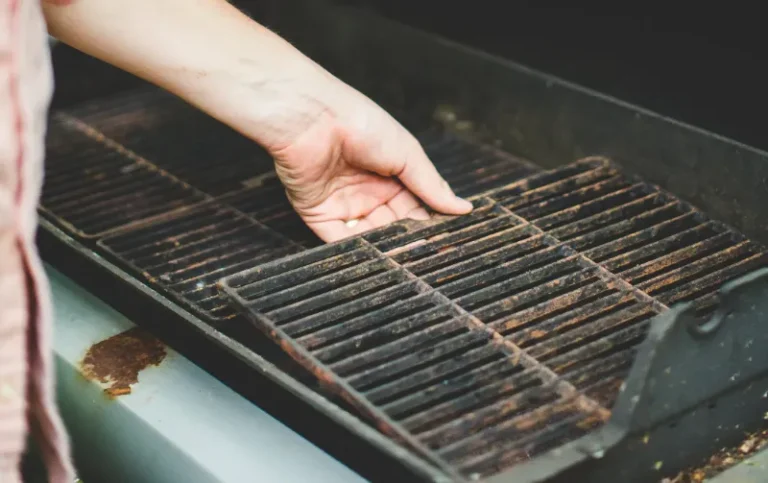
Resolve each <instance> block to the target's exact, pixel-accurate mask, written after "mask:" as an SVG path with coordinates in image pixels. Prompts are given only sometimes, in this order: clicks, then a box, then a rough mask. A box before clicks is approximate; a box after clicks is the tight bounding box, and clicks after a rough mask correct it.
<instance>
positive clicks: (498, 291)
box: [221, 159, 768, 479]
mask: <svg viewBox="0 0 768 483" xmlns="http://www.w3.org/2000/svg"><path fill="white" fill-rule="evenodd" d="M474 203H475V207H476V209H475V211H474V212H473V213H472V214H470V215H468V216H464V217H459V218H450V219H449V218H443V219H436V220H432V221H430V222H427V223H418V222H402V223H398V224H395V225H392V226H389V227H386V228H383V229H380V230H377V231H375V232H372V233H368V234H365V235H363V236H361V237H357V238H354V239H351V240H347V241H344V242H341V243H337V244H333V245H327V246H323V247H320V248H317V249H314V250H310V251H307V252H303V253H301V254H298V255H295V256H291V257H287V258H285V259H282V260H280V261H278V262H275V263H269V264H266V265H262V266H260V267H259V268H258V269H251V270H246V271H244V272H242V273H238V274H235V275H232V276H229V277H226V278H224V280H223V281H222V282H221V286H222V288H223V291H224V292H225V293H227V295H228V296H229V297H231V298H232V300H233V301H234V303H235V304H236V305H237V306H238V307H239V308H240V309H241V311H243V312H244V313H245V314H246V315H247V316H249V317H250V318H251V319H252V320H254V321H255V322H256V323H257V325H259V326H260V327H261V328H263V329H265V330H266V331H267V332H268V333H269V334H270V335H271V336H272V337H273V338H275V339H276V340H277V341H279V342H280V343H281V345H282V347H283V348H284V349H285V350H287V351H288V352H290V353H291V355H292V356H294V357H295V358H296V359H297V360H299V361H300V362H302V363H303V364H305V365H306V366H307V367H309V368H310V369H311V370H312V371H313V372H314V373H315V374H316V375H317V376H318V377H319V378H321V379H322V380H325V381H330V382H331V383H332V384H333V386H334V387H336V388H337V389H338V391H339V392H340V393H341V394H342V395H343V396H344V397H346V398H347V399H348V400H349V401H350V402H351V403H353V404H355V405H357V406H358V407H359V408H360V409H361V410H362V411H364V412H365V413H367V414H368V415H369V416H371V417H372V418H373V419H375V421H376V422H377V423H378V425H379V426H380V427H381V428H382V429H383V430H384V431H386V432H387V433H389V434H390V435H392V436H394V437H396V438H398V439H399V440H401V441H402V442H404V443H406V444H408V445H410V446H411V447H413V448H415V449H416V450H418V451H420V452H421V453H422V454H423V455H425V456H426V457H428V458H429V459H430V460H431V461H433V462H434V463H435V464H436V465H438V466H440V467H441V468H442V469H444V470H445V471H447V472H449V473H451V474H454V475H460V476H463V477H467V478H472V479H474V478H479V477H484V476H488V475H491V474H494V473H496V472H498V471H500V470H502V469H504V468H507V467H509V466H511V465H514V464H516V463H519V462H521V461H524V460H526V459H528V458H532V457H535V456H536V455H537V454H540V453H542V452H544V451H547V450H549V449H552V448H554V447H557V446H560V445H562V444H564V443H565V442H568V441H571V440H574V439H575V438H578V437H579V436H580V435H583V434H585V433H586V432H589V431H590V430H592V429H594V428H596V427H599V426H600V425H601V424H603V423H604V422H605V421H606V420H607V419H608V417H609V416H610V410H611V407H612V405H613V404H614V402H615V399H616V397H617V394H618V391H619V387H620V385H621V383H622V382H623V380H624V378H625V377H626V374H627V372H628V370H629V368H630V366H631V364H632V361H633V359H634V355H635V351H636V349H637V346H638V344H639V343H640V342H641V341H642V340H643V339H644V337H645V335H646V333H647V330H648V326H649V321H650V319H651V318H652V317H653V316H655V315H657V314H659V313H661V312H663V311H665V310H666V309H667V307H668V305H669V304H671V303H674V302H678V301H682V300H686V301H693V302H694V303H696V304H697V305H698V307H699V308H700V310H701V311H702V312H705V311H707V310H710V309H711V308H712V306H713V303H714V293H715V290H716V289H717V288H718V287H719V286H720V285H722V283H724V282H726V281H728V280H730V279H733V278H735V277H737V276H738V275H741V274H744V273H746V272H749V271H751V270H753V269H756V268H758V267H760V266H763V265H765V264H766V262H767V261H768V257H767V256H766V252H765V251H764V250H763V249H762V247H760V246H759V245H757V244H756V243H753V242H750V241H749V240H746V239H744V238H743V237H742V236H740V235H739V234H737V233H734V232H733V231H731V230H729V229H728V228H727V227H725V226H724V225H722V224H720V223H717V222H713V221H711V220H708V219H706V218H705V217H704V216H703V215H702V214H701V213H699V212H697V211H695V210H694V209H693V208H691V207H690V206H688V205H687V204H685V203H683V202H681V201H680V200H677V199H675V198H674V197H672V196H671V195H669V194H667V193H664V192H662V191H660V190H659V189H657V188H656V187H654V186H650V185H647V184H644V183H642V182H640V181H638V180H636V179H633V178H631V177H627V176H624V175H622V174H621V173H620V172H619V170H618V169H617V168H616V167H615V166H613V165H612V164H611V163H610V162H608V161H606V160H603V159H587V160H584V161H581V162H577V163H575V164H572V165H570V166H567V167H564V168H562V169H558V170H554V171H549V172H543V173H539V174H535V175H533V176H530V177H528V178H526V179H524V180H521V181H518V182H516V183H512V184H511V185H509V186H507V187H503V188H500V189H496V190H495V191H490V192H488V193H487V194H485V195H482V196H479V197H476V198H475V199H474Z"/></svg>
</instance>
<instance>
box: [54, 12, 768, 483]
mask: <svg viewBox="0 0 768 483" xmlns="http://www.w3.org/2000/svg"><path fill="white" fill-rule="evenodd" d="M242 4H243V6H244V8H246V10H250V11H251V12H252V13H254V14H255V15H256V16H257V17H258V18H260V19H261V20H263V21H264V22H265V23H267V24H268V25H270V26H272V27H273V28H276V29H278V31H280V32H281V34H283V35H285V36H287V37H288V38H289V39H290V40H292V41H293V42H294V43H295V44H297V45H298V46H299V47H300V48H301V49H302V50H304V51H305V52H307V53H308V54H309V55H310V56H312V57H314V58H315V59H317V60H318V61H319V62H321V63H322V64H323V65H326V66H328V67H329V68H330V69H331V70H332V71H333V72H334V73H335V74H337V75H339V76H340V77H342V78H343V79H344V80H346V81H348V82H350V83H351V84H353V85H355V86H356V87H358V88H360V89H361V90H362V91H364V92H366V93H367V94H369V95H370V96H371V97H373V98H374V99H375V100H377V101H379V102H380V103H381V104H383V105H384V106H385V107H387V108H388V109H389V110H390V111H392V112H394V113H396V116H397V117H399V118H400V119H401V120H402V121H403V122H404V123H405V124H406V125H407V126H408V127H409V128H411V129H412V130H413V131H414V132H415V133H416V134H417V136H418V137H419V138H420V140H421V141H422V143H423V144H424V146H425V148H426V150H427V152H428V153H429V154H430V155H431V157H432V158H433V160H434V161H435V162H436V164H437V165H438V169H439V170H440V171H441V172H442V173H443V174H444V176H445V177H446V178H447V179H448V180H449V181H450V182H451V183H452V184H453V185H454V187H455V188H456V190H457V192H458V193H459V194H461V195H464V196H469V197H472V198H473V200H474V203H475V205H476V210H475V212H474V213H473V214H472V215H471V216H468V217H465V218H460V219H456V220H445V219H436V220H434V221H433V222H430V223H429V224H427V226H425V225H421V224H413V223H409V222H407V223H400V224H397V225H393V226H392V227H389V228H386V229H384V230H381V231H377V232H374V233H371V234H367V235H366V236H364V237H361V238H358V239H354V240H350V241H346V242H343V243H340V244H335V245H329V246H320V243H319V241H318V240H317V239H316V238H315V237H314V236H313V235H312V234H311V233H310V232H309V231H308V230H307V229H306V228H305V227H304V226H303V225H302V223H301V222H300V221H299V220H298V218H297V217H296V216H295V214H293V212H292V211H291V209H290V206H289V205H288V203H287V200H286V199H285V196H284V194H283V191H282V188H281V187H280V185H279V183H278V182H277V180H276V178H275V176H274V173H273V171H272V167H271V161H270V160H269V158H268V157H267V156H266V154H265V153H264V152H263V151H261V150H260V149H259V148H258V147H256V146H254V145H253V144H252V143H250V142H249V141H247V140H245V139H244V138H242V137H240V136H239V135H237V134H235V133H233V132H232V131H231V130H229V129H228V128H226V127H224V126H222V125H220V124H218V123H216V122H215V121H213V120H211V119H208V118H206V117H205V116H204V115H202V114H200V113H197V112H196V111H194V110H193V109H192V108H190V107H189V106H187V105H185V104H183V103H182V102H180V101H178V100H176V99H174V98H172V97H171V96H169V95H167V94H164V93H162V92H160V91H159V90H157V89H154V88H150V87H148V86H146V85H143V83H141V82H138V81H136V80H135V79H133V78H131V77H130V76H127V75H124V74H121V73H117V72H116V71H114V70H113V69H110V68H107V67H106V66H103V65H101V64H100V63H98V62H95V61H93V60H92V59H88V58H85V57H83V56H81V55H78V54H76V53H74V52H73V51H71V50H69V49H67V48H66V47H64V46H58V47H57V48H56V49H57V50H56V52H55V56H54V62H55V67H56V75H57V85H58V88H57V94H56V98H55V100H54V109H55V114H54V115H53V116H52V118H51V124H50V129H49V140H48V165H47V168H46V170H47V173H46V177H47V181H46V187H45V192H44V194H43V200H42V204H41V215H42V222H41V224H42V230H41V232H40V244H41V249H42V251H43V255H44V257H45V258H46V260H47V261H48V262H49V263H52V264H54V265H55V266H57V267H58V268H60V269H61V270H62V271H64V272H65V273H67V274H68V275H70V276H72V277H73V278H75V279H77V280H80V281H81V283H83V284H84V285H86V286H87V287H89V288H91V289H92V290H94V292H95V293H97V294H99V295H100V296H102V297H103V298H105V299H107V300H108V301H109V302H110V303H112V304H113V305H115V306H117V307H118V308H119V309H120V310H122V311H124V312H126V313H127V314H128V315H129V316H131V317H133V318H134V319H136V320H137V322H139V323H146V324H148V325H149V326H150V327H152V328H154V329H155V330H157V331H159V332H160V333H161V334H163V335H164V336H166V338H167V339H169V340H171V341H175V342H176V343H178V344H182V345H183V344H187V343H190V346H195V347H197V346H199V348H200V352H201V353H202V354H203V355H202V356H200V357H195V359H196V360H198V361H200V362H201V363H203V365H204V366H206V367H207V368H208V369H209V370H212V371H213V372H215V373H216V374H217V375H218V376H219V377H221V378H222V379H225V380H226V381H227V382H229V383H230V384H231V385H233V386H234V387H236V388H237V389H239V390H241V392H244V393H248V395H250V396H251V397H253V398H254V399H256V400H258V401H259V403H260V404H265V401H264V396H263V393H264V392H269V393H270V394H271V395H272V397H277V394H278V393H279V394H283V396H282V397H283V399H282V400H283V401H286V407H288V406H289V405H288V402H290V404H291V405H290V407H291V409H290V410H289V412H291V411H292V412H293V413H300V412H302V411H309V413H308V414H311V416H308V419H314V421H312V424H310V426H311V425H317V424H326V426H325V428H333V430H334V431H336V432H335V433H332V432H331V431H330V430H329V431H328V432H329V434H334V436H333V437H329V438H328V439H326V440H323V439H322V435H321V436H318V438H319V440H320V441H321V446H324V447H326V449H328V448H330V449H329V451H330V452H331V453H332V454H334V455H336V456H339V457H340V458H341V459H342V460H344V461H345V463H347V464H349V465H350V466H352V467H353V468H354V469H356V470H358V471H361V472H362V473H364V474H365V473H366V471H367V470H368V471H378V470H371V468H370V466H371V463H370V461H371V460H373V461H376V462H378V465H379V466H378V468H387V470H390V471H392V472H393V473H392V475H393V476H392V477H391V478H390V481H393V480H394V479H396V480H397V481H404V480H405V479H407V478H417V479H429V480H435V481H441V480H445V479H446V478H449V479H467V480H475V479H487V480H489V481H544V480H551V479H553V478H563V480H564V481H567V480H568V479H572V478H577V479H578V480H579V481H615V479H616V475H620V476H621V478H620V479H621V481H646V480H648V479H651V478H656V477H659V476H661V475H660V474H659V471H660V470H659V468H664V471H669V472H674V471H676V470H677V469H681V468H683V467H685V466H687V465H691V464H696V463H697V462H698V460H699V459H701V458H703V457H705V456H706V455H707V452H711V451H713V450H714V449H716V448H719V447H720V446H723V445H724V444H727V442H729V441H733V442H735V441H736V440H737V439H738V438H739V437H740V436H741V435H742V434H743V431H744V429H745V428H746V427H748V426H754V425H755V424H757V421H759V420H761V419H762V416H763V414H764V412H765V408H764V403H763V401H764V399H763V398H762V396H763V394H764V393H768V392H766V391H768V385H766V382H765V376H766V369H768V362H767V361H765V360H764V359H765V356H761V355H760V354H759V353H755V352H752V351H754V350H755V349H754V348H755V347H758V346H759V344H760V342H761V341H762V342H763V343H764V342H768V341H765V340H764V338H765V336H764V335H762V334H763V333H766V332H768V331H760V330H759V324H758V323H759V321H760V320H764V317H763V316H762V315H761V311H762V309H763V306H762V302H761V301H762V300H764V299H765V297H763V296H762V295H764V292H765V288H764V287H763V285H764V284H762V278H761V277H762V275H761V273H758V274H757V275H752V276H750V275H748V274H749V273H750V272H752V271H754V270H756V269H759V268H760V267H761V266H762V265H763V264H764V261H765V260H764V256H763V251H762V243H765V242H766V241H767V240H768V236H767V234H768V232H766V226H768V225H766V224H765V223H763V222H762V216H761V207H764V206H766V204H765V203H766V202H768V188H766V186H767V185H766V184H765V183H764V180H765V179H768V157H766V155H765V154H764V153H761V152H758V151H756V150H753V149H750V148H748V147H745V146H741V145H738V144H736V143H733V142H730V141H728V140H724V139H720V138H718V137H716V136H713V135H711V134H708V133H704V132H700V131H698V130H696V129H693V128H690V127H687V126H683V125H680V124H678V123H675V122H674V121H670V120H667V119H663V118H660V117H658V116H655V115H654V114H652V113H648V112H644V111H642V110H640V109H636V108H633V107H631V106H626V105H623V104H621V103H619V102H616V101H613V100H611V99H607V98H604V97H602V96H600V95H598V94H595V93H591V92H588V91H585V90H583V89H580V88H578V87H575V86H571V85H568V84H567V83H564V82H561V81H559V80H557V79H553V78H550V77H548V76H545V75H542V74H539V73H536V72H532V71H529V70H527V69H525V68H524V67H521V66H517V65H514V64H511V63H509V62H505V61H501V60H498V59H495V58H492V57H490V56H487V55H484V54H481V53H477V52H473V51H470V50H467V49H465V48H463V47H460V46H456V45H452V44H450V43H448V42H445V41H443V40H441V39H437V38H434V37H431V36H429V35H426V34H424V33H421V32H418V31H414V30H412V29H409V28H405V27H402V26H400V25H397V24H394V23H391V22H389V21H385V20H383V19H380V18H376V17H374V16H371V15H369V14H367V13H365V12H363V11H359V10H356V9H350V8H346V7H340V6H337V5H331V4H326V3H325V2H314V1H304V0H291V1H282V2H253V3H251V2H242ZM190 132H194V133H199V136H195V137H194V139H192V140H190V136H189V133H190ZM510 153H512V154H510ZM593 155H599V156H604V157H592V158H587V159H585V160H583V161H579V162H577V163H573V161H574V160H576V159H582V158H584V157H585V156H593ZM607 158H610V159H612V160H615V161H616V163H617V164H613V163H611V162H607V161H606V159H607ZM528 160H533V161H534V163H531V162H529V161H528ZM651 183H653V184H651ZM688 202H691V203H692V204H693V205H694V206H696V208H693V207H692V206H690V205H689V204H688ZM278 260H279V262H278ZM256 266H260V267H261V268H260V269H259V270H258V271H254V270H253V268H254V267H256ZM745 274H746V278H741V279H739V280H736V282H731V285H726V287H725V288H724V289H722V288H721V287H722V285H723V284H724V283H725V282H728V281H733V280H734V279H736V278H738V277H740V276H744V275H745ZM750 277H751V278H750ZM221 279H226V282H225V283H224V285H225V287H226V290H225V291H226V292H228V293H227V294H223V293H222V291H221V290H220V289H219V287H217V282H219V281H220V280H221ZM718 289H720V291H719V292H718ZM229 298H232V299H233V300H234V301H235V302H236V303H235V304H233V303H232V302H231V300H229ZM680 301H692V302H693V304H692V305H691V306H686V307H681V306H678V305H677V303H678V302H680ZM724 301H729V302H728V304H725V302H724ZM725 305H728V306H729V307H730V308H729V310H728V311H727V314H726V313H725V312H724V309H723V308H722V307H724V306H725ZM238 306H239V307H238ZM236 308H239V309H240V311H241V312H243V313H245V314H247V315H246V316H243V315H240V314H239V313H238V311H237V310H236ZM729 317H730V318H731V319H733V320H736V321H738V324H736V323H735V322H731V326H734V325H737V326H738V329H733V328H732V329H730V330H727V331H724V330H713V331H712V333H711V334H704V332H705V331H701V333H698V332H697V334H698V335H697V336H696V337H690V336H689V335H690V334H688V333H687V332H685V333H681V332H680V327H682V326H683V325H684V324H688V323H689V322H690V323H691V324H693V323H694V322H695V323H696V324H699V323H700V322H701V320H709V321H710V323H712V324H714V325H718V322H717V321H718V320H724V319H727V318H729ZM249 318H250V319H251V321H249V320H248V319H249ZM713 321H714V322H713ZM252 322H256V324H252ZM340 322H343V324H342V323H340ZM254 325H257V326H258V327H259V329H261V330H262V331H263V332H264V333H266V334H267V336H269V337H271V338H272V339H277V340H278V341H279V342H280V343H281V344H282V346H278V345H276V344H274V343H273V342H272V341H270V340H268V339H267V337H264V335H263V334H262V332H261V331H258V330H255V329H254ZM705 327H706V326H705ZM697 337H698V338H697ZM729 337H730V339H729ZM192 339H194V340H195V342H194V343H192V342H190V340H192ZM750 340H751V342H749V341H750ZM697 341H698V342H697ZM734 341H735V342H734ZM726 345H727V346H728V347H735V346H739V347H742V350H740V351H737V352H736V353H734V352H727V351H723V350H722V349H720V348H721V347H723V346H726ZM763 347H764V345H763ZM190 350H193V349H192V348H191V349H190ZM406 352H411V355H410V356H408V355H405V356H403V353H406ZM286 354H290V356H291V357H288V356H287V355H286ZM201 358H202V360H201ZM294 360H297V361H299V364H297V363H296V362H294ZM669 367H676V368H677V367H679V368H680V372H679V373H675V374H674V377H672V375H669V374H666V370H667V369H668V368H669ZM304 368H309V369H310V370H311V374H310V373H308V372H307V371H306V370H305V369H304ZM696 368H699V369H696ZM701 368H706V369H707V371H709V372H708V373H707V374H702V369H701ZM318 381H319V382H318ZM681 381H685V383H684V384H683V383H681ZM693 381H698V382H697V383H694V382H693ZM328 387H330V388H331V389H332V390H331V391H330V392H328V391H327V388H328ZM659 388H663V391H662V390H661V389H659ZM660 392H662V393H663V394H665V395H666V396H665V397H660V396H658V393H660ZM625 394H630V395H629V396H625ZM653 394H656V396H654V397H651V395H653ZM336 395H338V396H340V397H336ZM662 400H663V401H664V404H662V403H659V402H658V401H662ZM297 401H298V402H297ZM294 403H295V404H297V405H298V406H297V405H293V404H294ZM665 408H666V409H665ZM281 409H282V408H278V407H275V408H274V411H276V412H277V413H278V414H280V415H281V416H284V418H288V419H290V418H291V417H292V416H291V414H287V415H286V414H285V413H280V411H281ZM321 420H322V421H326V422H325V423H319V422H318V421H321ZM296 424H297V425H299V427H301V424H302V423H301V422H297V423H296ZM320 432H321V433H322V432H323V431H322V430H321V431H320ZM339 432H341V433H343V434H344V437H345V438H346V439H345V441H349V438H352V439H354V444H352V443H346V444H345V445H344V446H352V445H354V446H356V447H357V446H359V447H361V448H362V449H361V451H362V452H363V453H364V454H365V455H367V456H366V457H365V458H364V457H362V456H359V455H358V456H357V458H358V459H359V460H358V461H350V460H349V459H345V456H347V455H346V453H349V451H348V450H346V448H342V447H336V448H335V449H334V447H333V445H334V442H333V441H331V440H333V439H340V437H338V436H336V435H338V434H341V433H339ZM382 433H383V434H384V435H386V436H384V435H383V434H382ZM323 441H324V443H325V445H323ZM648 441H652V442H654V444H648ZM676 441H677V443H675V442H676ZM680 441H684V442H685V444H684V445H683V444H680ZM402 446H405V447H407V448H409V451H406V452H404V451H403V450H402ZM366 448H367V449H366ZM356 454H357V453H356ZM366 458H367V459H366ZM659 462H662V464H661V466H659V464H658V463H659ZM356 465H357V466H356ZM657 479H658V478H657Z"/></svg>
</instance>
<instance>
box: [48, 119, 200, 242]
mask: <svg viewBox="0 0 768 483" xmlns="http://www.w3.org/2000/svg"><path fill="white" fill-rule="evenodd" d="M80 128H81V126H79V125H78V124H77V123H74V122H71V120H70V119H68V118H58V119H57V120H56V121H55V122H54V123H52V125H51V126H50V128H49V132H50V133H51V134H50V137H51V138H52V139H53V140H54V141H53V142H52V143H51V144H49V147H48V150H47V153H46V170H45V171H46V172H45V184H44V187H43V192H42V195H41V211H42V212H43V213H44V214H45V215H47V216H48V217H49V218H51V219H52V220H54V221H57V222H58V223H59V224H60V225H61V226H63V227H65V228H67V229H68V230H69V231H71V232H72V233H75V234H77V235H79V236H81V237H99V236H104V235H106V234H109V233H111V232H113V231H115V230H117V229H120V228H124V227H127V226H130V225H133V224H136V223H140V222H142V221H144V220H147V219H152V218H153V217H156V216H158V215H162V214H164V213H168V212H171V211H174V210H177V209H183V208H187V207H189V206H193V205H195V204H197V203H200V202H202V201H205V200H207V199H208V197H207V196H206V195H205V194H203V193H201V192H200V191H198V190H196V189H194V188H193V187H191V186H189V185H188V184H186V183H184V182H182V181H180V180H179V179H177V178H176V177H174V176H173V175H171V174H170V173H168V172H166V171H164V170H162V169H159V168H157V166H155V165H153V164H151V163H149V162H147V161H146V160H144V159H141V158H138V157H135V156H131V155H129V154H126V153H124V152H120V151H118V150H116V149H113V148H111V147H109V146H107V145H105V144H104V143H102V142H101V141H100V140H99V139H96V138H94V137H92V136H89V135H88V134H86V133H85V132H83V130H82V129H80Z"/></svg>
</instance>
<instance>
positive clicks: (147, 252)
mask: <svg viewBox="0 0 768 483" xmlns="http://www.w3.org/2000/svg"><path fill="white" fill-rule="evenodd" d="M97 245H98V246H100V247H102V248H103V249H104V250H105V251H106V252H108V253H110V254H112V255H114V256H116V257H117V258H119V259H120V260H122V261H123V262H125V263H127V264H129V265H130V266H131V267H132V268H133V269H134V270H135V271H136V272H140V273H141V274H142V275H143V276H144V277H145V278H146V279H147V280H149V281H150V282H152V283H153V284H155V285H157V286H159V287H161V288H162V289H164V290H165V291H166V292H167V293H169V294H170V295H172V296H173V297H174V298H176V299H177V300H179V301H180V302H182V303H183V304H185V305H186V306H188V307H190V308H191V309H192V310H194V311H195V312H197V313H198V314H199V315H203V316H205V317H207V318H208V319H211V320H225V319H231V318H233V317H234V316H235V312H234V311H233V310H232V308H231V307H230V306H229V305H228V304H227V303H226V301H225V300H224V299H223V297H222V296H221V294H220V293H219V291H218V290H217V289H216V287H215V284H216V281H217V280H219V279H220V278H222V277H224V276H227V275H231V274H233V273H236V272H238V271H241V270H243V269H244V268H249V267H253V266H255V265H258V264H260V263H264V262H266V261H269V260H275V259H277V258H280V257H282V256H285V255H289V254H292V253H297V252H299V251H301V250H302V249H303V248H302V247H301V246H300V245H297V244H295V243H293V242H291V241H290V240H287V239H285V238H284V237H282V236H279V235H276V234H275V233H274V232H272V230H269V229H268V228H265V227H263V226H262V225H261V224H260V223H258V222H257V221H255V220H253V219H252V218H250V217H247V216H245V215H243V214H241V213H239V212H238V211H236V210H233V209H231V208H229V207H227V206H225V205H221V204H219V203H216V202H211V203H205V204H203V205H200V206H198V207H195V208H193V209H190V210H188V211H186V212H185V213H183V214H182V215H179V216H172V217H167V218H165V219H161V220H157V221H155V222H153V223H150V224H148V225H147V226H144V227H142V228H139V229H136V230H132V231H130V232H128V233H122V234H117V235H114V236H112V237H106V238H104V239H101V240H99V241H98V242H97Z"/></svg>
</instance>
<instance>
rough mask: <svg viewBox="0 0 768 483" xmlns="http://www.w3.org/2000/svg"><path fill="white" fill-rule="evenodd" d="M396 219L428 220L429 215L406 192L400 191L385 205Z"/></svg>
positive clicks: (414, 198)
mask: <svg viewBox="0 0 768 483" xmlns="http://www.w3.org/2000/svg"><path fill="white" fill-rule="evenodd" d="M387 204H388V205H389V207H390V208H391V209H392V211H394V213H395V215H396V216H397V219H398V220H399V219H402V218H410V219H412V220H428V219H429V213H427V210H425V209H424V208H422V207H421V203H419V200H418V199H417V198H416V197H415V196H413V194H412V193H411V192H410V191H408V190H402V191H400V193H398V194H397V195H396V196H395V197H394V198H392V199H391V200H389V203H387Z"/></svg>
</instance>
